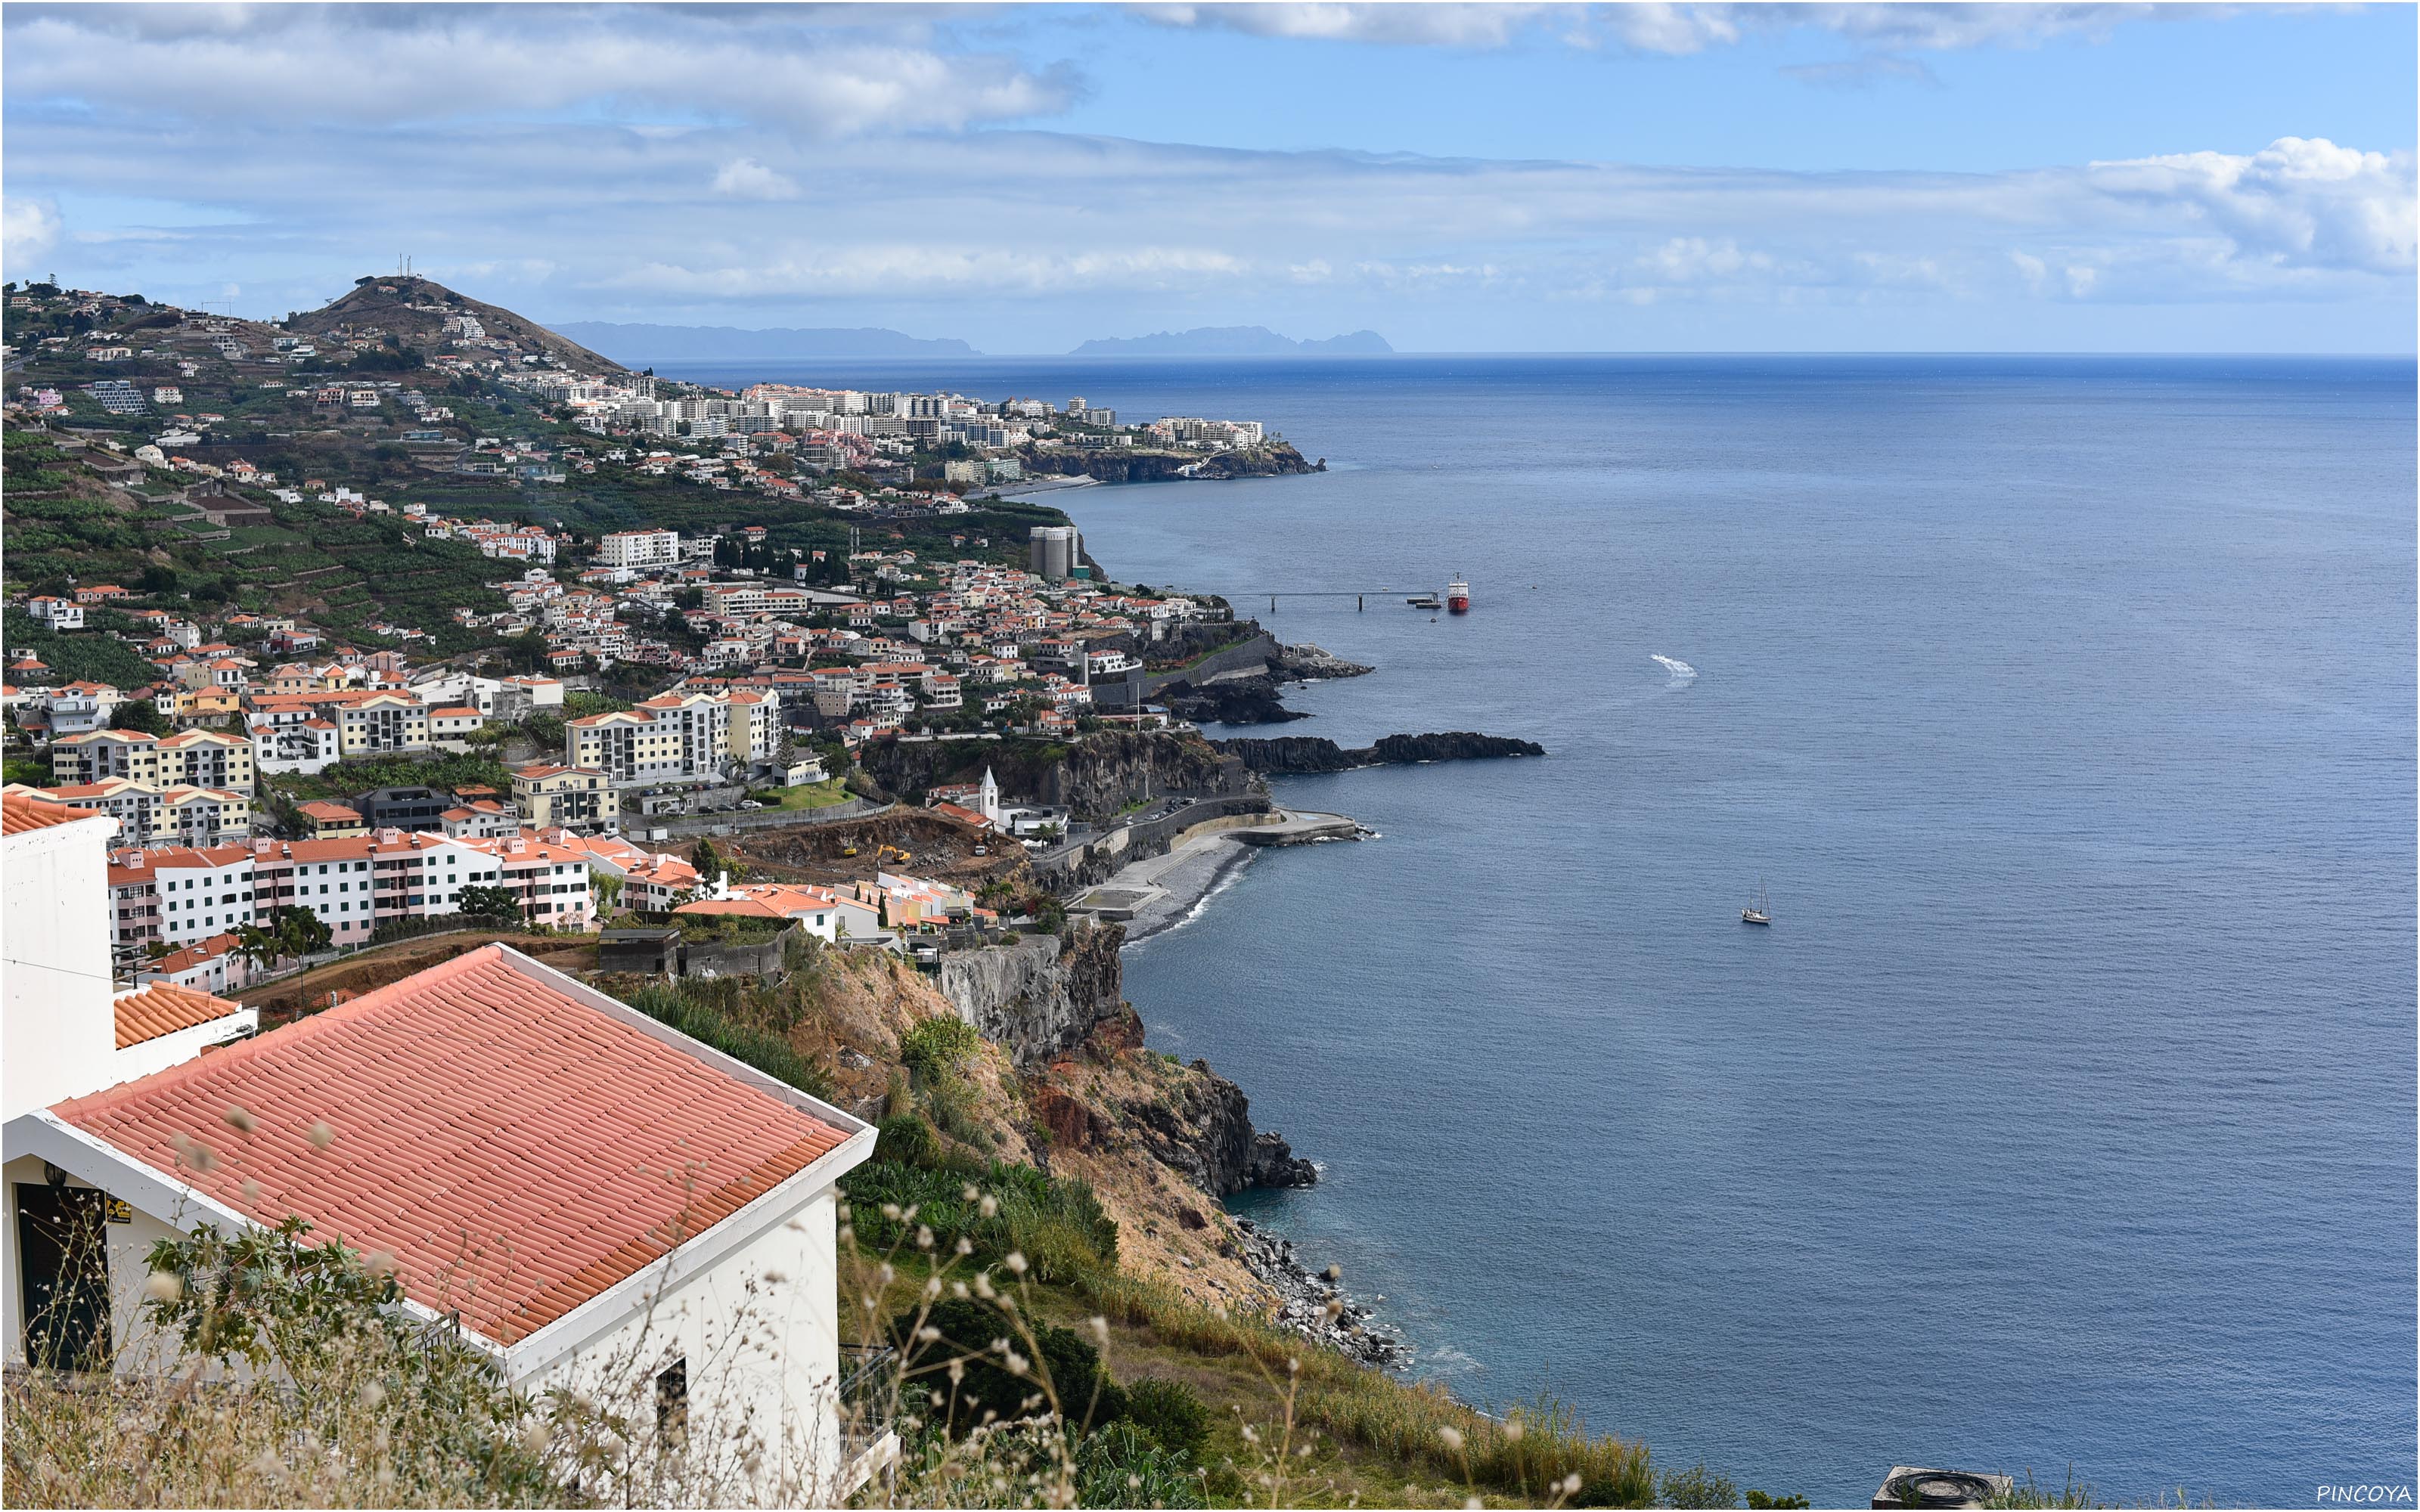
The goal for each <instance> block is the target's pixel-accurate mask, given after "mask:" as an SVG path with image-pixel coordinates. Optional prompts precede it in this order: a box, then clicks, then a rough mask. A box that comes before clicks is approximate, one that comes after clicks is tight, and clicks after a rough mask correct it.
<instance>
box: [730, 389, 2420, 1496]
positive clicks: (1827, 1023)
mask: <svg viewBox="0 0 2420 1512" xmlns="http://www.w3.org/2000/svg"><path fill="white" fill-rule="evenodd" d="M817 372H818V373H819V374H821V375H823V376H824V377H825V378H828V379H829V380H830V381H837V382H855V383H857V384H859V385H861V386H869V387H871V386H883V387H888V386H892V385H894V384H895V385H905V386H913V387H932V386H937V385H941V384H949V385H953V386H955V387H958V388H961V389H963V390H965V391H966V392H970V393H979V394H983V395H985V396H987V397H989V396H995V395H997V394H1001V393H1040V394H1042V395H1043V396H1046V397H1050V398H1053V399H1057V400H1060V401H1062V402H1063V401H1064V399H1065V398H1066V397H1067V396H1068V395H1069V394H1071V393H1083V394H1085V395H1086V396H1087V397H1088V398H1090V399H1091V400H1093V401H1094V403H1100V404H1109V405H1114V406H1115V407H1116V408H1118V409H1120V410H1121V411H1123V412H1124V413H1125V416H1126V417H1128V418H1137V417H1140V418H1150V417H1151V416H1155V415H1157V414H1161V413H1187V414H1213V415H1236V416H1244V417H1250V418H1259V419H1263V420H1264V421H1266V422H1268V423H1269V424H1271V425H1272V426H1274V427H1275V428H1277V429H1279V430H1281V431H1282V432H1284V433H1285V434H1286V435H1287V437H1288V438H1289V439H1291V440H1295V442H1296V443H1297V444H1298V445H1300V446H1301V448H1302V449H1303V451H1304V452H1305V453H1306V454H1308V455H1324V456H1326V458H1327V459H1328V462H1329V465H1330V468H1331V471H1329V472H1327V473H1326V474H1325V475H1322V476H1315V477H1307V478H1284V479H1272V480H1265V481H1253V482H1243V483H1230V484H1199V485H1192V484H1169V485H1158V486H1144V487H1137V488H1119V489H1100V490H1094V491H1090V492H1087V493H1083V494H1078V495H1072V496H1067V497H1066V498H1065V499H1064V500H1063V502H1065V503H1066V504H1067V506H1068V507H1069V508H1070V509H1071V511H1072V513H1073V514H1074V515H1075V517H1076V518H1077V521H1078V523H1079V524H1080V525H1081V526H1082V527H1083V529H1084V531H1085V533H1086V537H1087V542H1088V544H1089V545H1090V546H1091V548H1093V550H1094V553H1095V554H1096V555H1097V556H1099V557H1100V558H1101V559H1102V560H1103V561H1104V562H1105V563H1108V564H1109V566H1110V567H1111V568H1112V570H1114V571H1115V572H1116V573H1117V574H1118V575H1119V576H1120V577H1121V578H1123V579H1127V580H1141V581H1148V582H1152V583H1167V582H1174V583H1180V584H1184V585H1187V586H1192V587H1197V588H1210V589H1216V590H1219V591H1222V592H1226V593H1229V594H1231V595H1233V596H1234V597H1235V598H1236V600H1237V601H1238V603H1239V605H1242V606H1243V607H1246V608H1249V609H1251V610H1252V611H1254V612H1258V613H1261V614H1263V615H1264V617H1267V609H1268V604H1267V600H1266V598H1265V597H1264V598H1263V599H1262V600H1261V601H1260V602H1259V603H1258V604H1257V605H1254V604H1250V603H1249V595H1250V594H1251V593H1252V592H1254V591H1258V592H1260V593H1262V594H1266V593H1268V592H1271V591H1277V590H1300V589H1319V588H1342V589H1356V588H1364V587H1379V586H1386V587H1395V586H1401V585H1411V586H1415V587H1419V588H1435V587H1437V586H1441V585H1442V583H1443V581H1444V580H1445V579H1446V578H1447V577H1449V576H1450V575H1452V574H1455V573H1461V574H1465V575H1466V576H1467V577H1468V578H1469V579H1470V581H1471V584H1472V589H1473V593H1474V594H1475V595H1476V599H1477V604H1476V608H1475V609H1474V612H1473V613H1472V614H1471V615H1469V616H1468V617H1467V618H1465V619H1454V618H1451V617H1444V618H1438V619H1435V620H1433V619H1432V618H1431V617H1430V616H1429V615H1428V614H1426V613H1422V612H1416V611H1413V610H1410V609H1404V608H1403V607H1402V606H1401V604H1400V602H1399V601H1397V602H1389V601H1387V600H1382V599H1373V600H1372V601H1371V603H1370V605H1369V608H1368V609H1367V610H1366V611H1364V612H1360V613H1356V612H1354V611H1353V610H1352V609H1351V608H1350V606H1349V604H1346V605H1336V604H1329V605H1326V606H1317V605H1307V604H1304V603H1301V602H1299V601H1297V602H1285V601H1281V602H1280V609H1279V610H1278V612H1277V613H1276V614H1275V616H1274V617H1268V623H1269V624H1270V625H1272V627H1273V628H1275V629H1276V630H1277V631H1278V632H1279V633H1280V635H1282V636H1283V637H1285V638H1286V639H1289V640H1295V639H1301V640H1313V641H1316V642H1317V643H1319V644H1321V645H1323V646H1326V648H1327V649H1329V650H1331V651H1334V652H1336V653H1338V654H1340V655H1342V656H1349V657H1353V658H1355V659H1357V660H1361V661H1366V662H1370V663H1373V664H1375V665H1376V666H1377V667H1378V668H1379V669H1380V671H1378V673H1377V674H1376V675H1374V676H1372V677H1367V678H1362V679H1358V680H1355V681H1351V682H1343V683H1336V684H1331V685H1327V686H1325V687H1318V688H1316V689H1313V690H1311V691H1310V692H1309V693H1307V694H1305V695H1304V696H1302V697H1301V698H1299V699H1298V700H1296V701H1295V702H1297V703H1298V704H1299V705H1300V706H1302V707H1305V708H1308V709H1311V710H1312V711H1314V712H1315V713H1316V715H1317V717H1316V718H1315V719H1312V720H1308V721H1303V722H1299V723H1296V724H1293V725H1290V726H1286V727H1284V733H1314V734H1325V735H1329V736H1332V737H1334V738H1336V739H1338V740H1340V741H1343V742H1346V743H1348V744H1350V743H1359V742H1363V741H1366V740H1368V739H1370V738H1372V737H1373V736H1376V735H1379V734H1384V733H1390V732H1395V731H1424V730H1452V729H1477V730H1483V731H1487V732H1489V733H1497V734H1508V735H1521V736H1526V737H1528V738H1530V739H1534V740H1537V741H1539V742H1541V743H1542V744H1544V746H1545V747H1546V748H1547V749H1548V750H1549V752H1550V755H1549V756H1548V758H1547V759H1546V760H1544V761H1541V762H1519V763H1496V764H1459V765H1437V766H1427V767H1415V768H1406V769H1392V770H1379V771H1371V772H1360V773H1351V774H1345V775H1342V776H1337V777H1329V778H1306V779H1288V780H1286V781H1284V782H1283V783H1282V784H1281V788H1282V795H1283V796H1284V798H1285V799H1286V800H1287V801H1289V802H1294V803H1298V804H1303V805H1308V806H1313V807H1319V808H1327V809H1336V810H1342V811H1345V812H1348V813H1351V814H1353V815H1355V816H1356V817H1357V818H1359V819H1360V820H1362V821H1363V822H1364V823H1365V824H1368V825H1371V826H1373V827H1374V828H1375V829H1377V830H1378V831H1380V832H1381V834H1382V836H1383V838H1382V839H1380V840H1377V841H1372V842H1369V843H1365V844H1360V845H1350V844H1334V845H1326V846H1319V847H1314V848H1311V849H1306V850H1300V851H1289V852H1280V853H1270V854H1267V855H1264V856H1261V857H1259V858H1258V859H1255V860H1254V861H1253V862H1251V863H1250V864H1249V866H1247V867H1246V868H1244V869H1243V870H1242V872H1239V873H1238V874H1237V876H1236V880H1235V881H1234V883H1233V886H1231V887H1229V888H1228V890H1227V891H1226V892H1224V893H1223V894H1222V895H1221V896H1220V897H1219V898H1218V900H1217V901H1216V902H1215V903H1213V905H1212V906H1211V907H1209V908H1208V909H1206V910H1205V911H1204V912H1203V913H1202V916H1201V917H1200V918H1198V919H1196V920H1195V921H1193V922H1192V923H1190V924H1187V925H1186V926H1185V927H1183V928H1181V929H1178V930H1175V931H1172V932H1171V933H1166V934H1162V935H1160V936H1157V937H1156V938H1155V939H1153V940H1150V941H1148V942H1146V943H1143V944H1141V945H1140V946H1137V947H1136V948H1134V949H1132V950H1130V951H1129V952H1128V957H1127V994H1128V995H1129V996H1130V997H1131V998H1132V999H1133V1000H1134V1001H1135V1003H1136V1004H1137V1005H1138V1007H1140V1009H1141V1011H1142V1012H1143V1014H1144V1017H1145V1019H1146V1021H1147V1022H1148V1024H1149V1026H1150V1030H1151V1037H1152V1040H1153V1041H1154V1042H1155V1043H1156V1044H1157V1045H1159V1046H1161V1047H1163V1048H1166V1049H1169V1050H1171V1051H1174V1052H1176V1053H1178V1054H1181V1055H1183V1056H1186V1057H1188V1058H1190V1057H1195V1056H1203V1057H1208V1058H1209V1059H1210V1060H1211V1061H1212V1062H1213V1063H1214V1064H1215V1065H1216V1066H1217V1067H1218V1069H1219V1070H1220V1071H1221V1072H1226V1073H1227V1074H1229V1075H1231V1076H1233V1077H1234V1078H1235V1079H1237V1080H1238V1081H1240V1082H1241V1083H1242V1084H1243V1085H1244V1087H1245V1088H1247V1090H1248V1091H1249V1092H1250V1094H1251V1097H1252V1104H1253V1112H1254V1116H1255V1118H1256V1119H1257V1120H1258V1121H1260V1122H1261V1123H1262V1124H1263V1125H1264V1127H1272V1126H1273V1127H1276V1128H1279V1129H1280V1130H1282V1131H1283V1132H1284V1133H1285V1134H1286V1135H1287V1136H1288V1137H1289V1138H1290V1139H1292V1140H1293V1141H1294V1143H1295V1147H1296V1149H1298V1150H1301V1151H1303V1152H1305V1153H1308V1154H1310V1155H1311V1156H1313V1157H1314V1158H1316V1159H1318V1160H1319V1161H1320V1162H1322V1164H1323V1165H1324V1166H1325V1168H1326V1180H1325V1181H1324V1182H1323V1183H1322V1184H1321V1185H1320V1186H1319V1187H1317V1188H1316V1189H1313V1190H1311V1191H1306V1192H1301V1193H1288V1194H1282V1195H1262V1196H1256V1197H1254V1198H1251V1199H1249V1200H1247V1201H1246V1202H1245V1203H1243V1204H1240V1206H1244V1207H1246V1208H1248V1209H1249V1211H1251V1212H1252V1213H1253V1214H1254V1215H1255V1216H1256V1217H1259V1218H1261V1219H1264V1220H1265V1221H1267V1222H1269V1223H1271V1224H1273V1225H1275V1226H1277V1227H1280V1228H1281V1229H1283V1230H1285V1231H1286V1232H1288V1233H1290V1234H1291V1235H1293V1236H1294V1237H1295V1239H1296V1240H1297V1242H1299V1244H1300V1245H1301V1246H1302V1248H1303V1249H1304V1250H1305V1252H1306V1254H1307V1257H1309V1258H1310V1259H1311V1260H1312V1261H1313V1263H1321V1262H1325V1261H1326V1260H1330V1259H1333V1260H1337V1261H1340V1262H1341V1263H1342V1265H1343V1266H1344V1268H1345V1270H1346V1272H1347V1273H1348V1278H1349V1280H1350V1282H1351V1283H1352V1284H1353V1285H1355V1286H1356V1287H1357V1289H1358V1290H1360V1291H1361V1292H1362V1294H1363V1295H1365V1296H1367V1295H1369V1294H1371V1293H1384V1294H1385V1295H1386V1298H1387V1302H1386V1304H1385V1307H1384V1310H1385V1311H1386V1312H1387V1313H1388V1314H1389V1315H1390V1316H1391V1317H1392V1318H1393V1319H1396V1320H1398V1321H1399V1322H1400V1323H1402V1324H1403V1325H1404V1327H1405V1328H1406V1329H1407V1330H1408V1332H1409V1334H1410V1335H1411V1337H1412V1339H1413V1341H1414V1342H1415V1343H1416V1344H1417V1345H1418V1346H1419V1350H1420V1361H1419V1368H1420V1369H1421V1370H1423V1371H1425V1372H1428V1373H1432V1374H1434V1375H1436V1376H1438V1377H1440V1378H1442V1379H1444V1380H1446V1381H1449V1382H1450V1384H1451V1385H1452V1386H1453V1388H1454V1389H1455V1390H1456V1391H1458V1392H1460V1393H1462V1394H1464V1395H1465V1396H1468V1397H1471V1398H1473V1399H1476V1400H1481V1401H1487V1402H1502V1401H1508V1400H1512V1399H1516V1398H1520V1397H1524V1396H1530V1395H1532V1394H1534V1393H1536V1392H1538V1391H1540V1390H1542V1389H1544V1390H1548V1391H1551V1392H1553V1393H1554V1394H1556V1395H1557V1396H1561V1397H1563V1398H1565V1399H1567V1400H1569V1401H1571V1402H1572V1403H1574V1404H1575V1405H1576V1406H1577V1407H1578V1408H1579V1409H1580V1410H1581V1411H1582V1412H1584V1413H1585V1414H1586V1416H1587V1417H1588V1418H1589V1420H1590V1422H1591V1423H1592V1424H1593V1425H1596V1426H1598V1427H1603V1428H1608V1429H1615V1430H1619V1431H1621V1432H1623V1433H1625V1434H1631V1435H1636V1436H1638V1437H1641V1438H1644V1439H1645V1440H1647V1441H1648V1442H1649V1443H1652V1446H1653V1448H1654V1451H1655V1453H1656V1456H1657V1458H1659V1460H1661V1461H1664V1462H1666V1463H1668V1464H1670V1463H1677V1464H1682V1465H1685V1464H1688V1463H1690V1462H1693V1461H1696V1460H1698V1459H1700V1458H1702V1459H1704V1460H1705V1461H1706V1462H1707V1463H1708V1464H1709V1465H1710V1466H1712V1467H1714V1468H1716V1469H1719V1470H1722V1471H1724V1472H1726V1473H1730V1474H1731V1475H1733V1476H1734V1477H1735V1478H1736V1479H1737V1480H1738V1481H1739V1482H1740V1484H1741V1485H1742V1486H1743V1487H1745V1486H1749V1485H1754V1486H1758V1487H1761V1488H1763V1489H1769V1490H1775V1491H1784V1490H1802V1491H1806V1492H1807V1493H1809V1494H1811V1495H1812V1496H1814V1498H1815V1499H1816V1501H1817V1503H1818V1504H1826V1503H1849V1502H1857V1503H1862V1501H1863V1500H1864V1499H1865V1498H1866V1497H1868V1496H1869V1495H1870V1494H1871V1492H1872V1490H1873V1488H1874V1487H1875V1485H1876V1484H1877V1483H1878V1482H1879V1481H1880V1479H1881V1476H1882V1473H1883V1472H1884V1471H1885V1469H1886V1468H1887V1467H1888V1466H1890V1465H1892V1464H1894V1463H1930V1464H1945V1465H1952V1466H1958V1467H1963V1468H1972V1469H1988V1470H2007V1471H2011V1472H2022V1471H2024V1470H2025V1469H2027V1468H2031V1469H2032V1470H2033V1471H2034V1472H2035V1473H2037V1474H2038V1475H2040V1476H2042V1477H2044V1478H2047V1479H2049V1480H2052V1481H2054V1482H2055V1481H2058V1480H2062V1479H2063V1478H2064V1477H2065V1475H2066V1474H2067V1472H2068V1469H2069V1467H2070V1466H2072V1467H2073V1469H2074V1472H2075V1473H2076V1475H2077V1476H2078V1477H2079V1478H2080V1479H2083V1480H2086V1481H2089V1482H2091V1483H2092V1484H2093V1485H2094V1487H2095V1488H2096V1489H2097V1490H2098V1491H2099V1493H2100V1494H2101V1495H2102V1496H2103V1497H2105V1498H2110V1499H2116V1500H2122V1501H2129V1502H2132V1501H2140V1500H2146V1499H2149V1498H2152V1497H2155V1496H2157V1495H2159V1494H2160V1493H2161V1492H2162V1491H2163V1490H2172V1489H2175V1488H2177V1487H2180V1486H2181V1487H2183V1488H2185V1489H2187V1490H2188V1491H2189V1492H2190V1493H2191V1494H2192V1495H2193V1496H2194V1497H2195V1499H2196V1500H2198V1499H2200V1498H2203V1497H2208V1498H2213V1499H2216V1500H2218V1501H2221V1502H2244V1501H2253V1502H2262V1503H2287V1504H2291V1503H2307V1502H2309V1501H2311V1500H2312V1499H2313V1497H2314V1494H2315V1489H2316V1488H2317V1486H2319V1484H2320V1483H2323V1482H2349V1481H2364V1480H2366V1481H2385V1482H2389V1483H2402V1484H2412V1483H2420V1465H2415V1445H2414V1421H2415V1409H2420V1403H2415V1381H2414V1355H2415V1348H2420V1344H2416V1343H2415V1336H2414V1327H2413V1319H2414V1295H2415V1284H2420V1282H2416V1281H2415V1269H2414V1211H2413V1170H2414V1148H2413V1130H2414V1119H2415V1109H2414V1099H2413V1087H2414V993H2415V961H2414V943H2413V942H2414V930H2413V923H2414V910H2415V899H2414V884H2413V877H2414V866H2415V856H2414V824H2415V814H2414V803H2413V772H2414V758H2415V752H2414V702H2413V665H2414V642H2413V623H2414V601H2413V581H2414V575H2415V561H2414V503H2413V500H2414V486H2415V479H2414V468H2413V440H2414V409H2413V370H2412V364H2411V363H2408V362H2407V363H2366V362H2321V361H2312V362H2281V361H2269V360H2242V361H2227V360H2216V361H2213V360H2207V359H2198V360H2175V361H2169V360H2047V359H2045V360H2024V359H1989V360H1987V359H1976V360H1938V359H1771V360H1768V359H1669V360H1657V359H1398V360H1392V361H1330V362H1315V363H1009V362H1001V363H969V364H962V365H960V366H956V367H953V368H951V369H949V370H948V371H947V372H946V373H945V372H943V371H941V370H939V369H937V368H935V367H932V366H929V365H925V364H900V365H893V366H891V367H888V368H884V367H880V366H878V365H876V364H839V365H828V366H825V367H822V368H819V369H817ZM761 376H775V375H761ZM1657 656H1662V657H1668V658H1671V659H1672V660H1673V661H1677V662H1680V663H1684V664H1686V665H1687V666H1688V667H1690V668H1693V669H1694V670H1695V672H1696V675H1695V676H1694V677H1690V676H1679V675H1675V674H1674V673H1673V672H1672V671H1669V670H1668V668H1667V667H1666V666H1665V665H1664V664H1662V663H1659V662H1658V661H1657V660H1655V659H1652V658H1654V657H1657ZM1263 733H1275V732H1263ZM1760 878H1762V879H1764V880H1765V881H1766V882H1767V883H1768V885H1769V886H1770V888H1771V892H1772V898H1773V906H1774V911H1775V914H1776V919H1777V921H1776V924H1775V926H1774V927H1773V928H1772V929H1771V930H1769V931H1764V930H1753V929H1748V928H1745V927H1743V926H1742V925H1741V924H1740V923H1739V918H1738V910H1739V906H1740V903H1741V902H1742V900H1743V898H1744V897H1745V894H1746V893H1747V892H1748V890H1749V889H1750V888H1752V887H1754V886H1755V885H1756V884H1757V882H1758V880H1759V879H1760Z"/></svg>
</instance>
